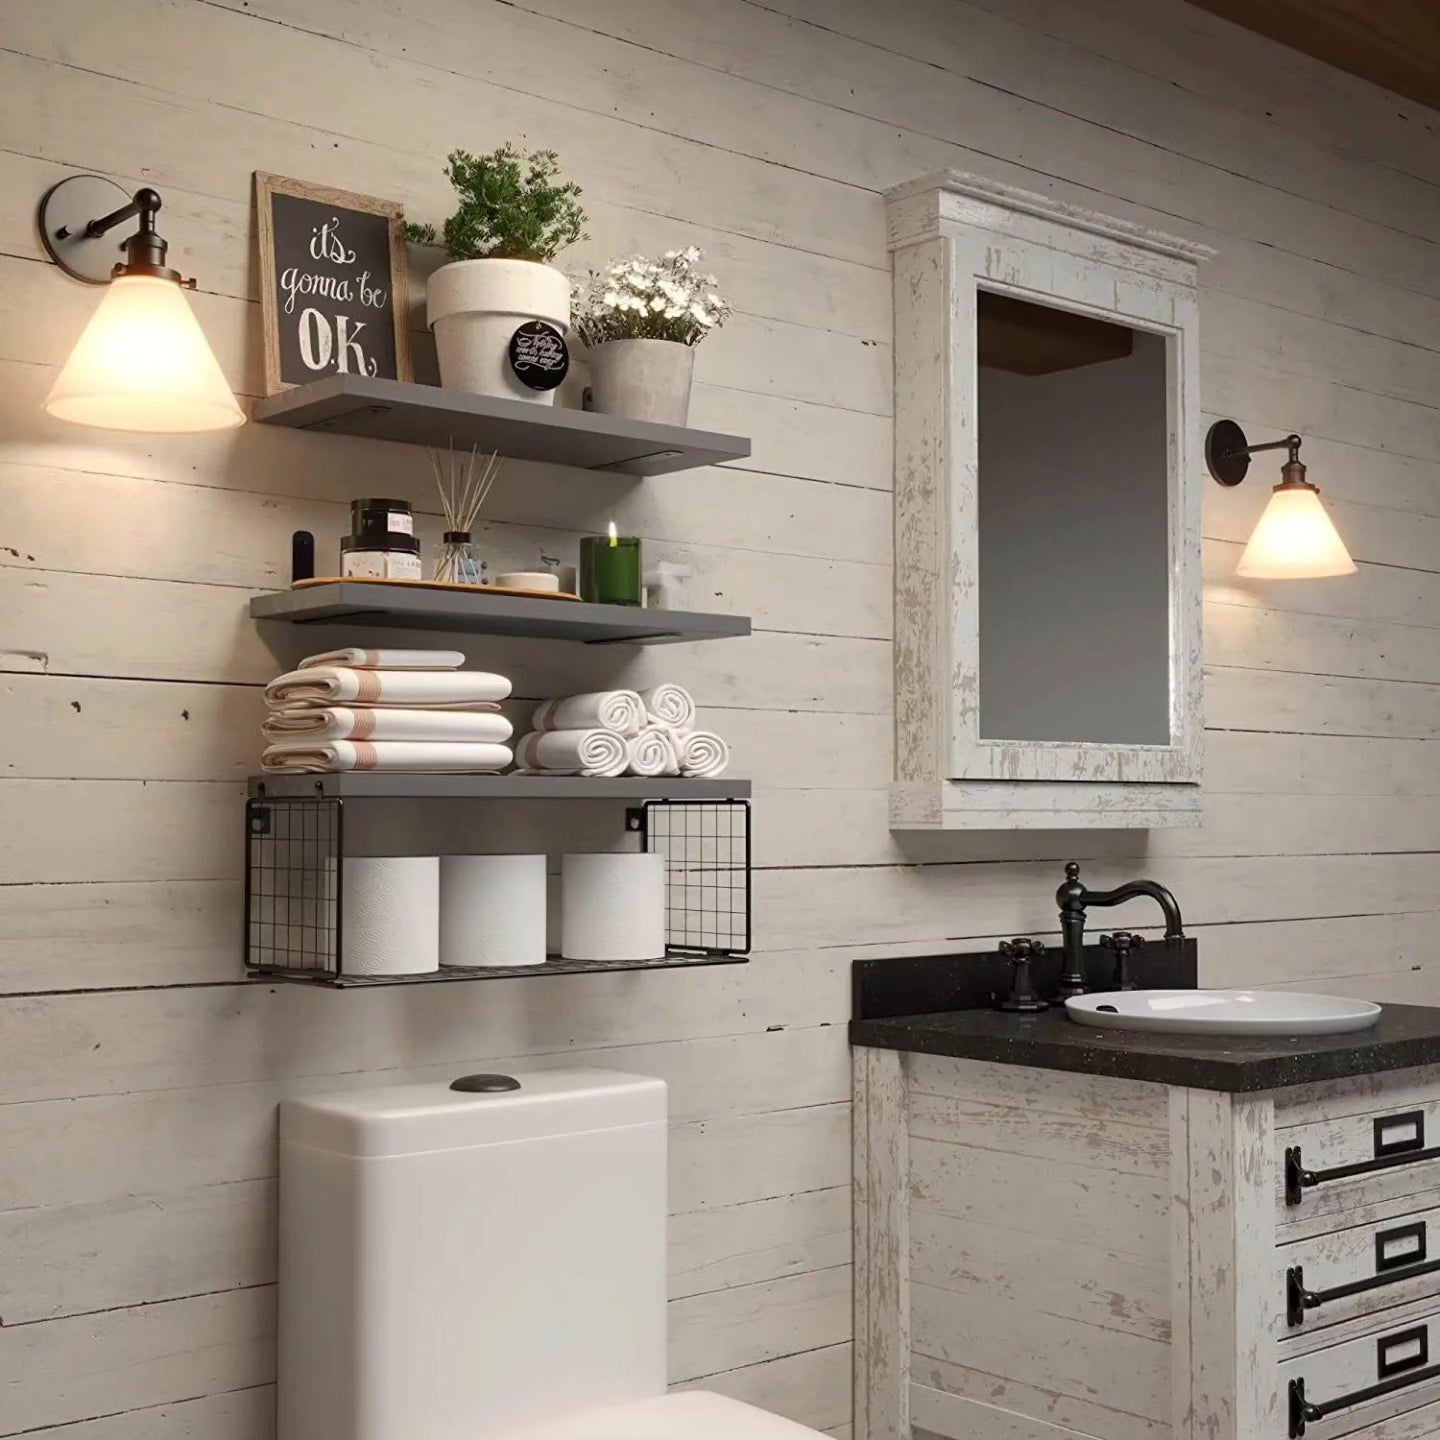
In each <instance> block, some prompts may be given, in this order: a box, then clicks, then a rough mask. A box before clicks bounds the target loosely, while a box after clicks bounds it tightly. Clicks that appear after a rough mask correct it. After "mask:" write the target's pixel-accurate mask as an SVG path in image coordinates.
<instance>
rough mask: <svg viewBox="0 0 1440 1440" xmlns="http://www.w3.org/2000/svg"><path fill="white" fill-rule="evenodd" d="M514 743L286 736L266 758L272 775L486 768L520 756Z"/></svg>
mask: <svg viewBox="0 0 1440 1440" xmlns="http://www.w3.org/2000/svg"><path fill="white" fill-rule="evenodd" d="M514 758H515V757H514V755H513V754H512V753H511V751H510V747H509V746H508V745H481V744H477V743H472V742H465V741H457V742H453V743H450V744H444V743H441V742H438V741H435V742H426V741H420V740H417V741H406V740H284V741H280V742H278V743H276V744H274V745H271V746H270V747H269V748H268V749H267V750H266V751H265V753H264V754H263V755H262V756H261V757H260V768H261V769H262V770H263V771H264V772H265V773H266V774H267V775H318V774H326V773H334V772H337V771H341V770H407V771H421V772H424V771H429V772H432V773H437V772H438V773H457V774H464V773H476V772H479V773H484V774H488V773H490V772H491V771H495V770H504V769H505V768H506V766H508V765H509V764H510V762H511V761H512V760H513V759H514Z"/></svg>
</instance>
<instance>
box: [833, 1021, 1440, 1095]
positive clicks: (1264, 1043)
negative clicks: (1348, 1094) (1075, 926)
mask: <svg viewBox="0 0 1440 1440" xmlns="http://www.w3.org/2000/svg"><path fill="white" fill-rule="evenodd" d="M850 1040H851V1043H852V1044H855V1045H871V1046H875V1047H877V1048H879V1049H884V1050H914V1051H919V1052H921V1053H923V1054H926V1055H953V1056H955V1057H957V1058H958V1059H962V1060H990V1061H994V1062H997V1063H999V1064H1001V1065H1032V1066H1035V1067H1036V1068H1037V1069H1041V1070H1078V1071H1081V1072H1083V1073H1085V1074H1087V1075H1116V1076H1120V1077H1121V1078H1123V1079H1129V1080H1150V1081H1154V1082H1155V1083H1156V1084H1158V1085H1186V1086H1190V1087H1192V1088H1194V1089H1197V1090H1228V1091H1248V1090H1279V1089H1283V1088H1284V1087H1286V1086H1289V1085H1309V1084H1312V1083H1314V1082H1315V1081H1318V1080H1335V1079H1339V1078H1340V1077H1342V1076H1345V1075H1367V1074H1374V1073H1376V1072H1379V1071H1382V1070H1404V1069H1408V1068H1410V1067H1412V1066H1416V1065H1435V1064H1440V1008H1434V1007H1430V1006H1423V1005H1386V1006H1384V1007H1383V1009H1382V1011H1381V1014H1380V1019H1379V1021H1378V1022H1377V1023H1376V1025H1375V1027H1374V1028H1373V1029H1370V1030H1360V1031H1356V1032H1354V1033H1351V1034H1349V1035H1309V1036H1297V1037H1294V1038H1289V1037H1285V1036H1277V1035H1268V1036H1256V1037H1255V1038H1253V1039H1250V1038H1240V1037H1237V1036H1233V1035H1225V1036H1218V1035H1217V1036H1206V1035H1150V1034H1144V1033H1142V1032H1137V1031H1133V1030H1132V1031H1117V1030H1099V1029H1096V1028H1094V1027H1092V1026H1088V1025H1079V1024H1077V1023H1076V1022H1075V1021H1073V1020H1071V1019H1070V1018H1069V1017H1068V1016H1067V1015H1066V1014H1065V1011H1064V1010H1063V1009H1051V1010H1047V1011H1045V1012H1044V1013H1043V1014H1041V1015H1026V1016H1020V1015H1007V1014H1004V1013H1002V1012H1000V1011H998V1010H989V1009H983V1010H982V1009H973V1010H942V1011H937V1012H935V1013H933V1014H928V1015H893V1016H888V1017H886V1018H877V1019H869V1020H852V1021H851V1022H850Z"/></svg>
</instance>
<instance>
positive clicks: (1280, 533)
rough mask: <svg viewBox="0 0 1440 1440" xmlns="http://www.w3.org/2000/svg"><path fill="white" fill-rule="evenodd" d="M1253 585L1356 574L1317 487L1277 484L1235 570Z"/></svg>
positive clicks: (1348, 553)
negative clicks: (1264, 581) (1255, 583)
mask: <svg viewBox="0 0 1440 1440" xmlns="http://www.w3.org/2000/svg"><path fill="white" fill-rule="evenodd" d="M1235 573H1236V574H1237V575H1244V576H1247V577H1249V578H1250V579H1252V580H1318V579H1320V578H1321V577H1322V576H1325V575H1353V574H1354V573H1355V562H1354V561H1353V560H1352V559H1351V558H1350V552H1349V551H1348V550H1347V549H1346V548H1345V542H1344V541H1343V540H1342V539H1341V538H1340V533H1339V531H1337V530H1336V529H1335V526H1334V523H1333V522H1332V521H1331V519H1330V517H1329V515H1327V514H1326V513H1325V507H1324V506H1323V505H1322V504H1321V503H1320V492H1319V491H1318V490H1317V489H1315V487H1314V486H1313V485H1277V486H1276V487H1275V490H1274V493H1273V494H1272V495H1271V496H1270V503H1269V504H1268V505H1267V506H1266V507H1265V513H1264V514H1263V515H1262V516H1261V517H1260V523H1259V524H1258V525H1257V526H1256V527H1255V533H1254V534H1253V535H1251V537H1250V543H1249V544H1248V545H1247V546H1246V547H1245V553H1244V554H1243V555H1241V557H1240V563H1239V564H1238V565H1237V566H1236V567H1235Z"/></svg>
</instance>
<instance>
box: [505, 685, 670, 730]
mask: <svg viewBox="0 0 1440 1440" xmlns="http://www.w3.org/2000/svg"><path fill="white" fill-rule="evenodd" d="M530 723H531V724H532V725H534V727H535V728H536V729H537V730H613V731H614V732H615V733H616V734H617V735H626V736H629V735H638V734H639V733H640V727H641V726H642V725H644V723H645V707H644V705H642V704H641V703H640V697H639V696H638V695H637V694H636V693H635V692H634V691H633V690H597V691H593V692H591V693H589V694H585V695H569V696H562V697H561V698H559V699H555V700H547V701H545V703H544V704H543V705H539V706H537V707H536V709H535V714H534V716H533V717H532V719H531V722H530Z"/></svg>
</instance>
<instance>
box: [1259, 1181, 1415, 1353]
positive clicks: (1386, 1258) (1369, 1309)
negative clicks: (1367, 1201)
mask: <svg viewBox="0 0 1440 1440" xmlns="http://www.w3.org/2000/svg"><path fill="white" fill-rule="evenodd" d="M1397 1208H1401V1207H1397ZM1275 1257H1276V1258H1275V1262H1274V1275H1275V1288H1274V1290H1273V1292H1272V1295H1273V1301H1272V1308H1271V1311H1270V1313H1271V1314H1272V1315H1273V1316H1274V1317H1275V1327H1274V1330H1275V1335H1276V1337H1277V1338H1284V1337H1286V1336H1292V1335H1299V1334H1302V1333H1309V1332H1312V1331H1315V1330H1320V1329H1324V1328H1325V1327H1327V1326H1330V1325H1336V1324H1339V1323H1340V1322H1341V1321H1344V1320H1354V1319H1356V1318H1357V1317H1359V1316H1362V1315H1369V1314H1373V1313H1375V1312H1377V1311H1383V1310H1386V1309H1389V1308H1390V1307H1392V1306H1395V1305H1403V1304H1407V1303H1409V1302H1412V1301H1416V1300H1423V1299H1426V1298H1427V1297H1430V1296H1440V1205H1437V1206H1434V1207H1432V1208H1430V1209H1426V1210H1415V1211H1411V1212H1410V1213H1408V1214H1407V1213H1401V1214H1398V1215H1393V1216H1392V1217H1390V1218H1388V1219H1384V1220H1372V1221H1370V1222H1369V1223H1367V1224H1364V1225H1354V1226H1351V1227H1350V1228H1349V1229H1347V1230H1332V1231H1331V1232H1330V1233H1329V1234H1326V1235H1315V1236H1312V1237H1310V1238H1309V1239H1306V1240H1296V1241H1293V1242H1291V1243H1289V1244H1285V1245H1281V1246H1279V1247H1278V1248H1277V1249H1276V1250H1275ZM1437 1359H1440V1356H1437Z"/></svg>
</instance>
